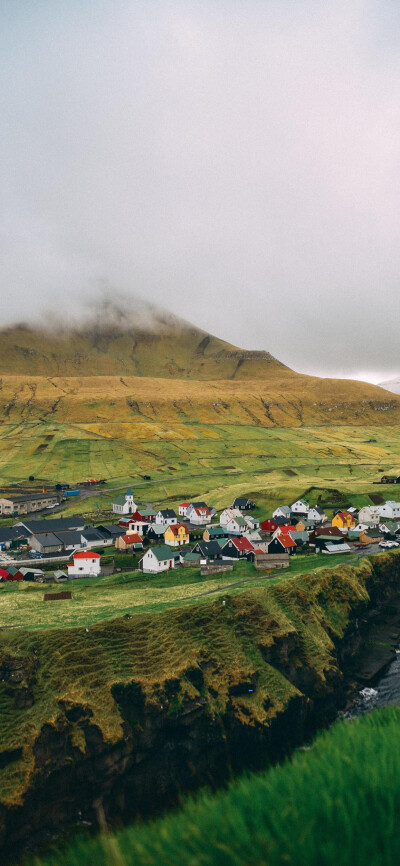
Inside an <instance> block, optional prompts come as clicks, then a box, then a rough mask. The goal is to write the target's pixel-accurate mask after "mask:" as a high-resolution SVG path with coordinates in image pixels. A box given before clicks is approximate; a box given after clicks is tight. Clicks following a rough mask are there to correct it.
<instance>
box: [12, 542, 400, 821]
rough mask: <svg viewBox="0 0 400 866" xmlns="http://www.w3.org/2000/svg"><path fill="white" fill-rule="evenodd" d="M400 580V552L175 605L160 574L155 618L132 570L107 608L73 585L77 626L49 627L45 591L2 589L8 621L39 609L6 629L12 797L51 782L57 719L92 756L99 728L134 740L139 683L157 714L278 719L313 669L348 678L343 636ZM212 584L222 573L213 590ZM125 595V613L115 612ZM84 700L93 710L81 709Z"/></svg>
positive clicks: (109, 737)
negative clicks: (340, 662)
mask: <svg viewBox="0 0 400 866" xmlns="http://www.w3.org/2000/svg"><path fill="white" fill-rule="evenodd" d="M315 565H316V563H315ZM311 567H312V566H311ZM399 574H400V554H399V555H397V554H396V553H393V554H381V555H380V556H377V557H372V558H371V559H370V560H369V559H367V558H364V559H363V560H362V562H359V563H358V564H357V565H356V566H352V565H351V564H350V563H349V564H346V563H343V562H342V563H341V564H340V565H339V566H337V567H336V568H335V569H332V568H329V567H325V568H319V569H316V570H314V572H311V573H306V574H304V575H303V574H299V575H297V576H295V577H293V578H292V579H283V580H279V579H278V580H274V581H273V582H271V584H270V585H268V582H267V581H266V580H265V578H263V580H261V581H257V580H254V582H253V585H251V583H250V584H244V585H243V586H242V587H237V591H236V592H234V591H231V590H230V589H229V588H227V587H225V591H224V595H223V598H224V600H225V605H224V606H222V605H221V596H220V594H218V595H217V596H215V595H213V594H211V595H208V596H204V597H202V598H197V599H196V598H195V597H194V598H190V599H189V598H188V596H189V595H191V596H193V595H194V593H193V589H194V587H193V585H192V586H190V585H188V584H186V585H185V586H182V587H181V588H179V590H178V587H177V586H176V587H175V590H174V592H175V599H174V598H173V594H172V593H170V592H169V591H168V592H167V593H166V596H167V597H166V598H165V600H164V603H163V602H162V601H161V592H160V590H162V588H163V587H162V586H160V584H159V583H158V580H159V581H161V583H162V581H163V580H167V581H168V577H167V578H159V579H155V578H154V579H153V578H151V579H149V580H148V582H147V585H148V587H149V589H148V598H147V604H148V607H147V612H146V611H145V610H144V609H143V604H144V599H145V593H146V590H145V588H144V587H143V580H142V585H140V582H139V584H138V586H137V587H136V586H135V583H134V581H131V580H130V579H129V578H124V577H123V576H121V578H120V589H119V588H118V586H116V585H115V584H114V585H113V584H109V583H108V582H107V581H106V582H105V583H104V585H103V587H100V589H99V591H98V605H97V610H96V600H95V597H94V596H93V595H92V593H93V590H92V591H89V592H88V593H86V598H87V605H86V603H85V589H84V587H83V589H81V588H80V587H77V588H76V589H75V588H74V587H72V590H73V594H74V596H75V593H76V598H75V601H72V602H70V601H64V602H51V604H54V605H56V608H59V610H56V608H55V610H54V614H57V616H58V617H59V621H60V622H61V623H62V618H63V611H65V616H66V618H67V619H66V626H67V627H65V628H62V627H60V626H59V625H58V626H55V624H53V623H51V622H45V621H44V622H43V623H41V622H40V618H41V614H40V608H41V607H43V614H42V616H43V617H44V618H46V617H47V616H48V615H50V612H49V613H47V610H48V607H47V604H50V603H47V604H46V603H44V602H43V600H42V599H43V592H44V590H43V587H42V588H41V589H40V588H38V587H35V586H32V587H31V586H26V587H25V588H22V589H17V590H10V591H9V592H8V593H4V594H3V593H2V596H1V598H2V619H3V622H4V621H5V622H8V623H9V625H10V626H12V625H13V618H16V621H17V624H18V617H19V618H21V616H23V608H24V605H25V604H26V608H25V613H26V612H28V611H31V613H32V618H31V627H30V625H29V619H28V616H26V622H25V627H23V628H12V627H10V628H3V629H2V630H0V669H1V672H2V677H1V681H0V713H1V718H2V725H1V728H0V753H2V754H4V758H5V760H3V761H2V762H1V761H0V791H1V802H2V803H3V804H4V805H5V806H7V805H8V806H11V805H12V804H15V805H17V804H18V803H21V802H22V801H23V797H24V793H25V792H26V791H27V790H28V788H30V787H32V786H33V785H34V784H35V781H37V779H38V778H40V772H41V770H42V767H41V766H37V767H35V753H36V748H37V745H36V744H37V743H38V742H39V738H40V736H41V732H42V728H43V726H50V728H48V730H49V731H53V732H54V734H55V733H56V732H57V731H58V732H61V731H63V732H64V735H65V736H68V737H70V738H72V740H71V741H72V743H73V745H74V748H77V749H78V750H80V751H81V753H82V755H84V754H85V748H86V747H85V738H84V732H83V728H85V729H86V727H87V725H88V724H89V725H90V726H95V727H96V728H97V729H98V730H99V731H100V732H101V736H102V738H103V740H104V742H105V743H106V744H107V743H108V744H113V743H114V744H115V743H117V742H118V741H119V739H120V738H121V736H122V717H121V711H120V708H119V705H118V702H117V701H116V700H115V699H114V697H113V689H114V687H117V686H118V688H120V687H121V688H122V687H125V686H129V684H132V683H134V684H135V688H136V689H138V690H139V692H140V694H142V695H143V701H144V704H145V707H147V708H148V710H147V711H148V712H149V713H151V714H153V715H154V713H156V714H157V713H158V712H159V711H160V706H161V711H162V712H163V713H164V714H165V721H167V720H168V719H169V718H170V717H171V718H175V716H176V714H177V715H178V716H179V713H180V712H181V711H184V710H185V707H186V706H189V705H190V704H191V702H194V704H196V701H200V704H199V706H201V708H202V712H205V713H207V714H211V715H213V714H216V715H217V716H223V715H224V714H225V713H226V712H227V711H228V708H229V712H230V713H233V716H234V718H236V719H237V721H238V723H240V724H242V725H245V726H247V725H250V726H252V727H254V726H256V727H257V725H267V726H269V725H270V724H271V723H272V721H273V719H274V718H276V716H277V714H279V713H280V712H282V710H283V709H284V708H285V707H287V706H288V704H289V703H290V701H291V700H292V698H293V697H295V696H298V695H301V691H300V690H299V688H298V685H296V682H297V683H298V684H299V683H300V682H301V677H302V675H303V673H302V672H306V671H312V675H311V679H310V678H309V679H308V685H310V683H313V684H314V686H313V687H315V688H318V683H319V684H320V686H321V687H323V683H325V682H326V678H327V677H328V676H331V675H332V674H333V675H334V676H337V662H336V659H335V653H334V643H333V639H334V638H335V637H336V638H339V637H340V636H342V635H343V633H344V630H345V629H346V626H347V624H348V622H349V616H350V614H351V609H352V607H353V606H354V605H357V604H358V603H360V602H361V601H367V599H368V597H369V596H368V593H369V592H371V591H372V590H373V587H374V586H377V587H382V586H385V587H387V585H389V583H390V582H396V581H397V580H398V575H399ZM187 579H188V580H190V578H189V577H188V578H187ZM214 579H215V576H214ZM183 580H185V575H183ZM216 582H217V583H218V581H216ZM157 584H158V585H157ZM212 586H213V580H211V581H210V583H209V584H208V585H207V587H208V588H211V587H212ZM152 587H153V588H152ZM164 589H167V590H168V583H167V586H166V587H164ZM177 590H178V591H179V597H177ZM385 591H386V590H385ZM114 593H115V597H116V602H115V603H116V605H117V607H118V604H121V607H120V608H119V611H118V613H119V614H122V611H124V615H123V616H121V615H119V616H116V617H115V618H113V619H107V618H105V617H106V616H107V614H108V616H110V613H111V607H112V604H113V598H114ZM129 593H131V599H129V597H128V596H129ZM185 596H186V601H185ZM118 597H119V599H120V602H118ZM8 601H10V606H8ZM15 601H17V608H16V607H15ZM121 602H122V603H121ZM181 602H182V603H181ZM152 603H153V604H152ZM18 606H19V610H18ZM107 607H108V609H107V610H106V608H107ZM74 608H75V613H71V611H72V610H73V609H74ZM124 608H125V609H124ZM71 615H72V616H74V617H75V622H76V624H75V625H74V627H71V626H70V625H69V622H68V617H70V616H71ZM96 620H97V621H96ZM41 625H42V626H45V627H42V628H41V627H40V626H41ZM38 626H39V627H38ZM282 641H283V643H282ZM288 641H289V643H288ZM280 647H281V649H280ZM285 647H286V648H285ZM288 652H289V654H291V661H290V660H289V655H288ZM296 670H298V671H299V676H300V679H299V678H298V675H297V674H296V673H295V671H296ZM196 672H197V673H196ZM305 682H306V680H305ZM172 684H173V685H172ZM250 687H251V692H249V688H250ZM172 694H173V695H174V697H173V701H172V702H171V704H169V700H168V699H167V698H168V695H169V696H170V697H171V695H172ZM74 707H75V709H76V710H79V708H84V712H83V713H82V712H76V713H74V712H72V710H73V708H74ZM171 714H172V716H171ZM75 717H76V718H75ZM88 719H89V720H90V721H88ZM82 726H83V727H82ZM85 736H86V735H85ZM76 756H79V751H78V752H77V753H76ZM38 773H39V776H37V774H38ZM0 819H1V810H0ZM0 831H1V820H0ZM0 835H1V834H0Z"/></svg>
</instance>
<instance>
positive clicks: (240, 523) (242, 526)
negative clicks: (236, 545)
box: [226, 516, 249, 534]
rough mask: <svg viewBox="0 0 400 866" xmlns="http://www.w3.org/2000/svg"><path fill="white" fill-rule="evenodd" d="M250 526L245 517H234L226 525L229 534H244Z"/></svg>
mask: <svg viewBox="0 0 400 866" xmlns="http://www.w3.org/2000/svg"><path fill="white" fill-rule="evenodd" d="M248 528H249V527H248V525H247V523H246V520H245V518H244V517H241V516H239V517H232V518H231V519H230V521H229V522H228V523H227V524H226V529H227V531H228V532H233V533H235V534H237V533H239V534H240V533H243V532H246V530H247V529H248Z"/></svg>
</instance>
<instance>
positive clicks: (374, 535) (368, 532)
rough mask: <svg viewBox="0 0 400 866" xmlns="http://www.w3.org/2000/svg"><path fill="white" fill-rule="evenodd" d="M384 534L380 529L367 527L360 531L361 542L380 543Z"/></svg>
mask: <svg viewBox="0 0 400 866" xmlns="http://www.w3.org/2000/svg"><path fill="white" fill-rule="evenodd" d="M383 539H384V535H383V532H381V531H380V529H374V528H372V527H371V528H370V529H365V530H364V531H363V532H360V544H379V542H380V541H383Z"/></svg>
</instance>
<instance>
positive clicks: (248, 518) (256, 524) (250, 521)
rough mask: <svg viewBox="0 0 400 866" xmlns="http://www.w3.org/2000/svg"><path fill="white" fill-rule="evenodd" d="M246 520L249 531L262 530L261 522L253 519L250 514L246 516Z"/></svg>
mask: <svg viewBox="0 0 400 866" xmlns="http://www.w3.org/2000/svg"><path fill="white" fill-rule="evenodd" d="M244 519H245V521H246V523H247V527H248V529H251V530H253V529H259V528H260V521H259V520H257V518H256V517H252V516H251V515H250V514H245V515H244Z"/></svg>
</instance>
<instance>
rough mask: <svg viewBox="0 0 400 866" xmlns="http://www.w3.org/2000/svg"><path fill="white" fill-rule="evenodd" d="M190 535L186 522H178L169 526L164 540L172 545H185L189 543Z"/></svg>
mask: <svg viewBox="0 0 400 866" xmlns="http://www.w3.org/2000/svg"><path fill="white" fill-rule="evenodd" d="M189 540H190V536H189V532H188V530H187V528H186V526H185V524H184V523H176V524H172V525H171V526H167V528H166V530H165V532H164V541H165V543H166V544H169V546H170V547H183V545H185V544H189Z"/></svg>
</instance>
